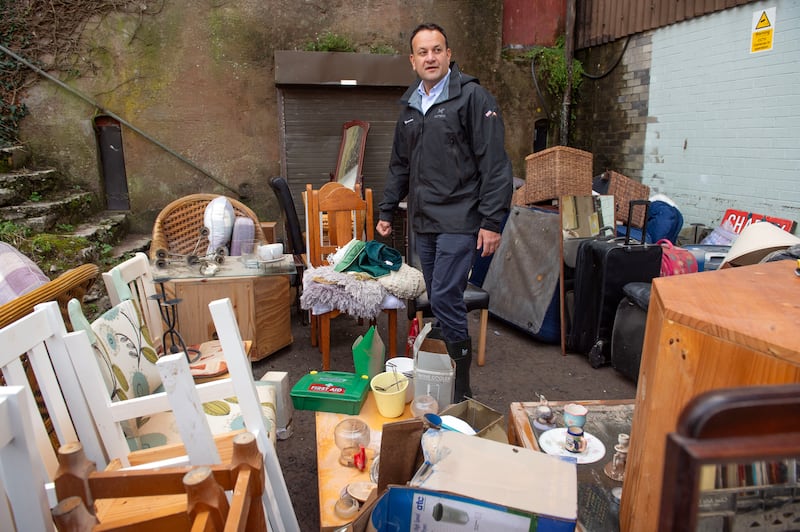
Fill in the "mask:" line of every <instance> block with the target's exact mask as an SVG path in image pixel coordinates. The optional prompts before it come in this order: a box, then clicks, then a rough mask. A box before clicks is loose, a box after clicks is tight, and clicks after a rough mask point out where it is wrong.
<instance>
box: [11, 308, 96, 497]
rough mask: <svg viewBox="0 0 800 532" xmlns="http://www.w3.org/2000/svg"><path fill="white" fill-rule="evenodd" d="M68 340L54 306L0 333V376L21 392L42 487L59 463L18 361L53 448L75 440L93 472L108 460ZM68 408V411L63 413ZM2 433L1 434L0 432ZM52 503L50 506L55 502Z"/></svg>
mask: <svg viewBox="0 0 800 532" xmlns="http://www.w3.org/2000/svg"><path fill="white" fill-rule="evenodd" d="M65 334H67V329H66V326H65V325H64V320H63V319H62V317H61V312H60V311H59V307H58V304H57V303H55V302H54V301H51V302H48V303H41V304H39V305H36V307H35V308H34V309H33V312H31V313H30V314H27V315H25V316H22V317H21V318H19V319H18V320H16V321H14V322H12V323H9V324H7V325H6V326H5V327H3V328H2V329H0V346H2V349H0V370H1V371H2V374H3V378H4V379H5V382H6V383H7V384H8V385H9V386H20V387H22V388H23V390H24V392H22V393H23V395H24V397H25V400H24V401H22V403H20V406H21V407H24V408H26V409H27V410H26V411H25V416H26V417H27V418H28V419H29V420H31V423H32V429H33V438H32V440H31V441H30V442H29V443H30V444H31V445H33V446H34V449H35V450H36V454H37V461H38V463H39V464H41V465H39V466H38V467H39V470H40V471H41V472H42V474H43V475H44V479H45V481H46V482H52V480H53V479H54V478H55V473H56V469H57V468H58V460H57V459H56V451H55V449H54V447H53V444H52V442H51V439H50V436H49V435H48V427H47V426H46V424H45V421H44V419H43V418H42V416H41V415H40V413H39V411H38V409H37V407H36V402H35V401H34V398H33V393H32V392H33V390H32V387H31V385H30V383H29V381H28V377H27V375H26V372H25V369H24V368H23V363H22V358H23V357H27V360H28V362H29V363H30V367H31V368H32V371H33V375H34V377H35V379H36V382H37V383H38V384H37V385H38V388H39V390H40V391H41V393H42V397H43V400H44V404H45V406H46V408H47V417H48V420H49V422H50V423H52V427H53V432H54V433H55V435H56V437H57V445H63V444H65V443H68V442H73V441H76V440H80V441H81V442H82V443H83V445H84V448H85V449H86V453H87V455H88V456H90V457H91V460H92V461H94V462H95V463H97V464H98V467H105V465H106V463H107V457H106V455H105V452H104V449H103V447H102V445H101V443H100V440H99V438H98V436H97V433H96V431H95V427H94V424H93V423H92V416H91V414H90V412H89V408H88V406H87V405H86V402H85V400H84V398H83V394H82V393H81V389H80V385H79V384H78V380H77V377H76V375H75V372H74V370H73V368H72V365H71V364H70V359H69V353H68V348H67V345H66V343H65V341H64V335H65ZM68 406H69V407H68ZM0 432H2V431H0ZM51 502H52V503H53V504H55V497H52V499H51Z"/></svg>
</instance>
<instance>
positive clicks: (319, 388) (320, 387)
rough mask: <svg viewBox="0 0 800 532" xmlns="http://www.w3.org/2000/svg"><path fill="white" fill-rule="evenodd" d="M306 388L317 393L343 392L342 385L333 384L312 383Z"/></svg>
mask: <svg viewBox="0 0 800 532" xmlns="http://www.w3.org/2000/svg"><path fill="white" fill-rule="evenodd" d="M308 390H309V391H311V392H317V393H335V394H339V395H341V394H343V393H344V391H345V390H344V387H342V386H334V385H333V384H318V383H313V384H312V385H311V386H309V387H308Z"/></svg>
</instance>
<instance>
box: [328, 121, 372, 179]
mask: <svg viewBox="0 0 800 532" xmlns="http://www.w3.org/2000/svg"><path fill="white" fill-rule="evenodd" d="M368 132H369V122H364V121H362V120H351V121H350V122H345V123H344V125H343V126H342V142H341V144H340V145H339V158H338V160H337V161H336V170H335V171H334V173H333V174H332V175H331V181H336V182H338V183H341V184H342V185H344V186H346V187H347V188H350V189H353V190H355V186H356V183H358V184H359V185H360V186H361V188H362V190H363V187H364V183H363V180H364V178H363V175H362V168H363V166H364V148H365V147H366V145H367V133H368Z"/></svg>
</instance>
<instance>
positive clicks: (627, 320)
mask: <svg viewBox="0 0 800 532" xmlns="http://www.w3.org/2000/svg"><path fill="white" fill-rule="evenodd" d="M650 286H651V284H650V283H628V284H626V285H625V286H624V287H623V289H622V290H623V292H624V294H625V297H623V298H622V301H620V302H619V306H618V307H617V313H616V315H615V316H614V329H613V332H612V333H611V367H613V368H614V369H615V370H617V371H619V372H620V373H622V374H623V375H624V376H625V377H627V378H629V379H630V380H632V381H633V382H637V381H638V380H639V367H640V366H641V365H642V346H643V345H644V330H645V325H646V323H647V307H648V306H649V304H650Z"/></svg>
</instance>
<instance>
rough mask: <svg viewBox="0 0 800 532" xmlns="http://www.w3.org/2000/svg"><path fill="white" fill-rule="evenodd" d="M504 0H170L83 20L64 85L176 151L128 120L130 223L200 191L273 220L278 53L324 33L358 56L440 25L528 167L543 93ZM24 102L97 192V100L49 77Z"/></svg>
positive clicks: (37, 125)
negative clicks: (79, 52) (509, 32)
mask: <svg viewBox="0 0 800 532" xmlns="http://www.w3.org/2000/svg"><path fill="white" fill-rule="evenodd" d="M502 5H503V3H502V1H501V0H490V1H488V2H472V1H468V0H463V1H450V2H432V1H422V2H415V3H414V7H413V9H412V8H409V7H408V5H407V3H406V2H402V1H400V0H376V1H372V2H369V3H367V4H366V5H365V4H364V3H363V2H359V3H352V2H345V1H334V2H326V3H320V2H315V3H311V2H296V1H288V0H277V1H267V2H264V1H263V0H243V1H241V2H235V3H197V2H194V1H192V0H174V1H172V2H165V3H163V7H162V8H161V10H160V11H159V12H158V13H144V14H143V15H142V16H141V17H139V16H138V15H136V16H134V15H120V14H117V15H112V16H108V17H105V18H103V19H102V20H95V21H92V22H91V23H90V24H88V25H87V26H86V29H85V31H84V35H83V42H84V43H85V54H84V56H83V57H82V58H81V60H80V65H81V72H82V75H81V76H80V77H78V78H75V79H71V80H68V83H69V84H70V86H72V87H74V88H75V89H77V90H79V91H81V92H82V93H84V94H86V95H87V96H88V97H89V98H90V99H93V100H94V101H96V102H97V103H98V105H99V106H100V107H101V108H102V109H106V110H108V111H111V112H112V113H114V114H116V115H118V116H119V117H121V118H123V119H124V120H125V121H127V122H129V123H130V124H132V125H134V126H135V127H136V128H138V129H140V130H141V131H143V132H145V133H146V134H147V135H148V136H149V137H151V138H152V139H155V140H156V141H157V142H158V143H161V144H163V146H165V147H166V148H167V150H165V149H163V148H162V147H159V146H157V145H156V143H154V142H152V141H151V140H148V139H146V138H144V137H143V136H141V135H139V134H138V133H136V132H135V131H133V130H131V129H129V128H127V127H123V133H122V135H123V142H124V155H125V162H126V173H127V180H128V189H129V193H130V200H131V209H132V211H133V214H134V228H136V229H139V230H141V231H148V230H149V227H150V226H151V223H152V220H153V219H154V217H155V215H156V214H157V213H158V211H159V210H160V209H161V208H162V207H163V206H164V205H166V203H168V202H169V201H171V200H172V199H175V198H177V197H180V196H183V195H185V194H190V193H194V192H215V193H221V194H227V195H231V196H234V197H236V196H240V197H241V199H242V200H243V201H245V203H247V204H248V205H249V206H251V207H252V208H253V209H254V210H255V211H256V213H258V214H259V216H260V217H262V218H263V219H276V218H277V216H278V212H279V210H278V206H277V204H276V202H275V200H274V197H273V195H272V192H271V191H270V190H269V187H268V186H267V184H266V180H267V179H268V178H269V177H270V176H272V175H278V174H279V173H280V158H281V144H280V136H279V131H280V124H279V123H278V120H279V118H278V116H279V115H278V110H277V105H278V104H277V91H276V88H275V84H274V63H273V54H274V51H275V50H292V49H303V47H304V45H305V44H306V43H307V42H309V41H311V40H313V39H314V38H316V37H317V36H318V35H320V34H322V33H324V32H326V31H332V32H334V33H337V34H339V35H344V36H347V37H348V38H349V39H350V40H351V41H352V42H353V43H355V44H356V45H357V48H358V50H359V51H368V50H369V47H370V46H371V45H386V44H388V45H390V46H393V47H394V48H395V49H396V50H397V51H398V53H401V54H404V55H405V54H408V38H409V34H410V31H411V30H412V29H413V27H414V26H416V25H417V24H418V23H420V22H423V21H428V20H432V21H436V22H437V23H439V24H441V25H442V26H444V27H445V29H446V30H447V32H448V37H449V42H450V46H451V48H452V49H453V56H454V59H456V60H457V61H458V63H459V65H460V66H461V67H462V68H463V69H464V70H465V71H466V72H469V73H470V74H473V75H476V76H477V77H479V78H480V79H481V82H482V83H483V84H484V85H485V86H487V87H488V88H489V89H490V90H491V91H492V92H494V93H495V94H496V95H497V97H498V100H499V101H500V104H501V109H502V111H503V114H504V116H505V118H506V121H507V137H508V138H507V145H508V148H509V153H510V154H511V156H512V159H513V161H514V166H515V168H517V169H521V168H522V167H523V160H524V157H525V155H527V154H528V153H530V151H531V148H530V147H531V142H532V130H533V127H532V124H533V120H534V119H535V117H534V116H532V115H533V114H534V113H535V102H534V96H533V94H534V91H533V88H532V84H531V82H530V76H529V73H528V70H527V67H526V66H524V65H522V66H520V65H515V64H510V63H506V62H505V61H504V60H503V59H501V53H500V52H501V27H502ZM409 68H411V67H410V66H409ZM25 103H26V104H27V105H28V107H29V109H30V114H29V116H28V117H27V118H26V119H25V120H24V123H23V127H22V136H23V140H24V141H25V142H26V143H27V144H29V145H30V147H31V149H32V152H33V153H34V154H35V155H36V158H37V162H38V163H39V164H43V165H52V166H56V167H58V168H59V169H60V170H62V171H63V172H64V173H65V174H66V175H67V176H69V177H70V178H71V179H72V180H73V182H74V183H75V184H76V185H79V186H81V187H83V188H86V189H89V190H94V191H96V192H98V194H100V195H101V197H102V178H101V176H100V172H99V170H98V163H97V153H96V141H95V136H94V131H93V117H94V115H95V113H96V112H98V111H97V109H95V108H94V107H93V106H92V105H90V104H88V103H86V102H85V101H83V100H81V99H80V98H77V97H75V96H74V95H71V94H69V93H68V92H67V91H64V90H63V89H61V88H58V87H57V86H56V85H54V84H53V83H51V82H47V81H40V82H39V83H38V84H37V85H36V86H34V87H33V88H32V89H30V90H29V92H28V94H27V95H26V99H25ZM170 151H172V152H174V154H171V153H169V152H170ZM176 155H178V156H180V157H182V158H185V159H187V160H189V161H191V162H192V163H193V164H194V165H195V166H194V167H193V166H191V165H188V164H186V163H185V162H183V161H181V160H180V158H179V157H177V156H176ZM333 163H334V162H332V164H333ZM517 173H518V174H519V171H518V172H517ZM206 174H210V175H211V176H212V177H211V178H210V177H208V176H207V175H206Z"/></svg>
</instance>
